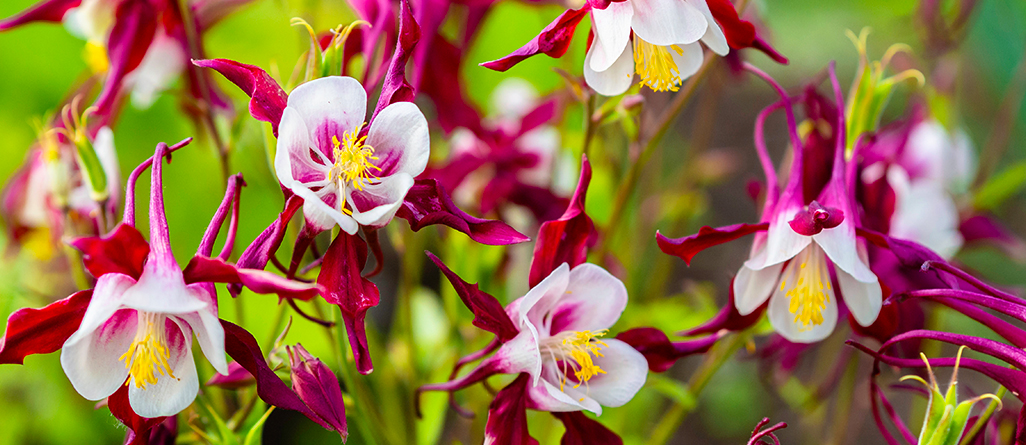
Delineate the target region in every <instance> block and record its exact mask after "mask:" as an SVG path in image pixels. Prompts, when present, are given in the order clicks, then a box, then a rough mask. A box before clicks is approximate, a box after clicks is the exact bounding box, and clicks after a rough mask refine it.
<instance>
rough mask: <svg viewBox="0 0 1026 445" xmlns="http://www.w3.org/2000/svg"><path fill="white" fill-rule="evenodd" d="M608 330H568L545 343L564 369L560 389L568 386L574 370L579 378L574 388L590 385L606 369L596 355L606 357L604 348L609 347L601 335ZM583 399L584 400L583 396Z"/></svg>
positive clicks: (575, 375) (552, 356) (560, 379)
mask: <svg viewBox="0 0 1026 445" xmlns="http://www.w3.org/2000/svg"><path fill="white" fill-rule="evenodd" d="M607 332H608V331H607V330H605V329H602V330H599V331H575V332H566V333H564V334H562V335H558V336H555V337H552V338H551V339H550V340H549V342H548V344H547V345H545V346H546V348H547V349H548V352H549V355H550V357H551V358H552V360H553V361H555V362H559V363H561V366H562V369H561V373H560V378H559V390H560V391H563V390H564V389H565V388H566V384H567V381H568V376H569V374H570V372H571V371H572V372H573V375H574V377H575V378H576V379H577V384H576V385H574V389H576V388H580V387H581V385H582V384H583V385H585V387H587V386H588V381H589V380H591V379H592V377H595V376H596V375H599V374H605V373H606V371H605V370H603V369H602V368H601V367H599V366H598V365H596V364H595V361H594V359H593V358H592V357H593V356H594V357H604V356H603V355H602V348H608V347H609V345H607V344H606V343H605V342H604V341H602V340H599V339H598V338H599V337H602V336H605V335H606V333H607ZM580 400H581V401H583V400H584V398H583V397H582V398H581V399H580Z"/></svg>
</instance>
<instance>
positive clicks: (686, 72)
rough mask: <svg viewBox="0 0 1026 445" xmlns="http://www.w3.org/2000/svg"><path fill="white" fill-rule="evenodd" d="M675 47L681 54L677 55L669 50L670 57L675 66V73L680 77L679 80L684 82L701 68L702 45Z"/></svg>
mask: <svg viewBox="0 0 1026 445" xmlns="http://www.w3.org/2000/svg"><path fill="white" fill-rule="evenodd" d="M676 47H677V48H680V50H681V53H680V54H678V53H677V51H675V50H674V49H673V48H669V51H670V57H672V58H673V63H675V64H676V65H677V73H678V74H679V75H680V78H681V80H684V79H687V78H688V77H691V76H693V75H694V74H695V73H697V72H698V69H699V68H701V67H702V59H703V57H704V55H703V53H702V45H699V44H697V43H689V44H686V45H676Z"/></svg>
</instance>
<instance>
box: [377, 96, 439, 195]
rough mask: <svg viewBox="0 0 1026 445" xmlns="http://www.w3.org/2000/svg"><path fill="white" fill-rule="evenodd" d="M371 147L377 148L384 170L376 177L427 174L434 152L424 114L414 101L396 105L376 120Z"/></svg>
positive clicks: (380, 166)
mask: <svg viewBox="0 0 1026 445" xmlns="http://www.w3.org/2000/svg"><path fill="white" fill-rule="evenodd" d="M367 145H369V146H371V147H374V155H375V156H377V157H378V160H377V161H375V162H374V164H375V165H376V166H377V167H378V168H380V169H381V170H380V171H378V172H375V173H374V174H375V175H377V176H378V177H381V178H385V177H386V176H391V175H394V174H396V173H406V174H409V175H410V176H411V177H414V176H417V175H419V174H421V173H423V172H424V168H425V167H427V163H428V158H429V156H430V153H431V137H430V135H428V123H427V119H426V118H424V113H422V112H421V111H420V108H418V107H417V105H416V104H413V103H412V102H396V103H394V104H392V105H389V106H387V107H385V109H383V110H381V113H379V114H378V115H377V117H375V118H374V122H373V123H372V124H371V126H370V130H368V132H367Z"/></svg>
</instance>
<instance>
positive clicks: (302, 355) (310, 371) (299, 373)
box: [287, 343, 349, 440]
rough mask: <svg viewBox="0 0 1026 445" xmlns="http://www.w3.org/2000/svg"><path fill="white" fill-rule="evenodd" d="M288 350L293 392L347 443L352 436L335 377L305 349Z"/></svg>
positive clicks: (300, 346)
mask: <svg viewBox="0 0 1026 445" xmlns="http://www.w3.org/2000/svg"><path fill="white" fill-rule="evenodd" d="M287 349H288V352H289V363H290V365H291V367H292V390H293V391H295V392H296V394H298V395H299V398H300V399H302V400H303V403H306V405H307V406H309V407H310V409H311V410H312V411H313V412H314V413H315V414H317V416H318V417H320V418H321V419H322V420H324V422H325V423H327V424H329V425H331V426H332V427H334V430H335V431H337V432H338V433H339V434H340V435H342V439H343V440H345V438H346V436H348V435H349V432H348V430H347V429H346V406H345V403H344V402H343V400H342V388H341V387H340V386H339V384H338V378H337V377H336V376H335V373H334V372H332V371H331V369H330V368H328V366H327V365H325V364H324V363H322V362H321V360H320V359H318V358H316V357H314V356H312V355H310V353H309V352H307V351H306V349H305V348H303V345H300V344H298V343H297V344H296V346H295V347H290V348H287Z"/></svg>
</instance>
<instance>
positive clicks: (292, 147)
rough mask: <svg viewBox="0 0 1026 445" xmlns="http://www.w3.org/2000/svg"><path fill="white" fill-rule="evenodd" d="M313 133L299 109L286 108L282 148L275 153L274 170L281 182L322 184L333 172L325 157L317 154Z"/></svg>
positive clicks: (281, 129) (280, 127) (280, 132)
mask: <svg viewBox="0 0 1026 445" xmlns="http://www.w3.org/2000/svg"><path fill="white" fill-rule="evenodd" d="M313 150H314V144H313V142H312V141H311V140H310V130H309V129H308V128H307V126H306V123H305V122H303V117H302V116H300V114H299V112H298V111H296V109H295V108H286V109H285V111H284V112H283V113H282V115H281V125H280V126H279V127H278V145H277V149H276V151H275V153H274V171H275V174H276V175H277V176H278V181H280V182H281V183H282V184H284V185H286V186H288V185H289V184H291V183H292V182H293V181H299V182H301V183H304V184H306V183H311V182H315V181H322V180H324V179H325V178H326V177H327V172H328V170H330V169H331V166H330V165H326V164H328V162H326V161H325V158H324V156H325V155H324V154H323V153H322V154H320V155H315V154H314V152H313ZM314 156H317V158H316V159H315V158H314Z"/></svg>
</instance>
